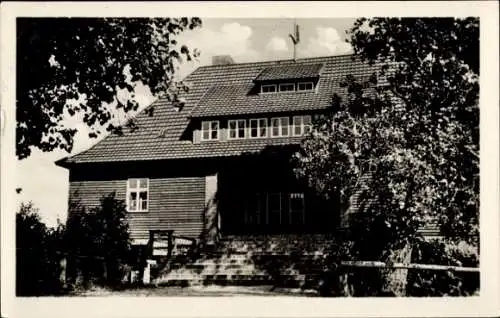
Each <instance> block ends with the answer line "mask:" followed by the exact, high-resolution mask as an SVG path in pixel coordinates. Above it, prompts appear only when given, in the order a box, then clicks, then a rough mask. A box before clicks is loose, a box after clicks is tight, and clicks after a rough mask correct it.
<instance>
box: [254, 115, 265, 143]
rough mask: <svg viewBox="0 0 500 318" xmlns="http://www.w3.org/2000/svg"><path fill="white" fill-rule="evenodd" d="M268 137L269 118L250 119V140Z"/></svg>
mask: <svg viewBox="0 0 500 318" xmlns="http://www.w3.org/2000/svg"><path fill="white" fill-rule="evenodd" d="M265 137H267V118H259V119H250V138H265Z"/></svg>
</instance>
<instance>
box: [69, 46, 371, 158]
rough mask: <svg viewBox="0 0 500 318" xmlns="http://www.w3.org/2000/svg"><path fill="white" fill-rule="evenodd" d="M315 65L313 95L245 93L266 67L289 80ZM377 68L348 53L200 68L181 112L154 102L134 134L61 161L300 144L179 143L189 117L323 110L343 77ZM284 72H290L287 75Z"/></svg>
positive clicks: (188, 154) (257, 141)
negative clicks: (316, 80) (316, 76)
mask: <svg viewBox="0 0 500 318" xmlns="http://www.w3.org/2000/svg"><path fill="white" fill-rule="evenodd" d="M319 65H321V66H322V69H321V79H320V81H319V84H318V85H319V87H318V93H314V92H292V93H279V94H268V95H265V96H264V95H258V94H253V95H252V94H249V92H250V91H251V89H252V85H254V79H255V78H257V77H258V76H262V77H261V78H267V77H264V74H265V73H266V72H263V71H264V70H266V69H267V70H268V71H267V72H269V74H271V75H273V78H276V76H277V75H276V74H278V73H280V74H285V75H286V76H291V75H290V74H292V73H293V74H295V75H293V76H299V75H300V74H312V73H311V72H312V71H311V70H315V72H316V71H317V70H318V67H319ZM376 68H378V67H377V66H370V65H367V64H364V63H362V62H360V61H359V60H357V59H353V56H352V55H344V56H331V57H322V58H308V59H298V60H297V61H293V60H285V61H272V62H258V63H244V64H233V65H217V66H203V67H200V68H198V69H197V70H196V71H194V72H193V73H191V74H190V75H189V76H188V77H187V78H186V79H185V82H188V83H190V86H191V89H190V90H189V92H188V93H186V95H185V96H184V98H185V99H186V105H185V106H184V108H183V109H182V110H181V111H176V110H175V108H174V107H172V105H171V104H170V103H169V102H168V101H166V100H165V99H160V100H157V101H155V102H154V103H153V104H152V105H151V106H149V107H154V108H155V110H154V114H153V115H152V116H150V115H148V114H147V113H146V112H145V111H143V112H141V113H140V114H138V115H137V116H136V122H137V127H138V129H136V130H135V131H133V132H132V131H130V130H129V129H126V128H125V129H123V135H121V136H119V135H115V134H110V135H108V136H107V137H106V138H104V139H103V140H102V141H100V142H99V143H97V144H96V145H94V146H93V147H91V148H90V149H88V150H86V151H83V152H81V153H79V154H76V155H73V156H71V157H68V158H66V159H65V161H66V162H68V163H89V162H117V161H137V160H161V159H179V158H201V157H219V156H232V155H239V154H242V153H244V152H247V151H250V152H251V151H260V150H263V149H264V148H266V147H267V146H270V145H285V144H290V143H299V142H300V138H297V137H294V138H292V137H290V138H269V139H255V140H253V139H245V140H232V141H226V142H201V143H193V142H192V141H191V140H183V134H184V132H185V131H186V128H187V127H188V124H189V122H190V119H191V118H192V117H203V116H230V115H243V114H254V113H269V112H289V111H296V110H315V109H322V108H325V107H328V106H329V103H330V101H331V97H332V96H333V94H334V93H338V94H341V95H342V94H345V89H343V88H340V87H339V83H340V81H341V80H342V79H343V78H344V77H345V76H346V75H349V74H351V75H354V76H357V77H362V78H366V77H368V76H369V75H370V74H372V73H373V72H374V71H375V69H376ZM287 69H290V70H293V72H292V71H290V72H288V71H287ZM306 70H307V71H306ZM278 71H279V72H278ZM308 72H309V73H308ZM259 74H260V75H259ZM297 74H298V75H297ZM271 75H265V76H271ZM280 76H284V75H280ZM149 107H148V108H149ZM162 130H164V131H165V134H164V135H163V137H161V136H160V135H161V134H160V132H161V131H162Z"/></svg>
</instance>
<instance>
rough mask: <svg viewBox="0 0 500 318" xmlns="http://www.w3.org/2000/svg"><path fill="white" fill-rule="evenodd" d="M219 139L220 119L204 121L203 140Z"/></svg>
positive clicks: (202, 126)
mask: <svg viewBox="0 0 500 318" xmlns="http://www.w3.org/2000/svg"><path fill="white" fill-rule="evenodd" d="M218 139H219V121H218V120H213V121H204V122H202V123H201V140H218Z"/></svg>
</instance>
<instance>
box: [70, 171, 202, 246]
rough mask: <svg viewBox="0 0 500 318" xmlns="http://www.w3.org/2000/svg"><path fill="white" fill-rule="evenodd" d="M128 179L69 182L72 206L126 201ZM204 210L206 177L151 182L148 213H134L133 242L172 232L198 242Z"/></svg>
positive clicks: (131, 231)
mask: <svg viewBox="0 0 500 318" xmlns="http://www.w3.org/2000/svg"><path fill="white" fill-rule="evenodd" d="M126 190H127V179H126V178H123V179H121V180H92V181H71V182H70V204H71V203H77V202H79V203H80V204H81V205H83V206H85V207H87V208H92V207H95V206H97V205H99V199H100V198H101V197H102V196H103V195H106V194H108V193H111V192H113V191H115V192H116V197H117V198H121V199H123V200H125V199H126ZM204 208H205V178H204V177H174V178H169V177H164V178H150V180H149V210H148V212H131V213H129V214H128V216H129V219H128V220H129V227H130V233H131V236H132V238H133V239H145V238H147V237H148V231H149V230H159V229H162V230H167V229H173V230H174V231H175V232H174V233H175V234H176V235H181V236H188V237H195V238H197V237H198V236H199V235H200V233H201V231H202V228H203V211H204Z"/></svg>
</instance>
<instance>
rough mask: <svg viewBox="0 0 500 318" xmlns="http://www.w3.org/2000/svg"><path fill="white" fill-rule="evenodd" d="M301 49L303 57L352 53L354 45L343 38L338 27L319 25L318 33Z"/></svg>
mask: <svg viewBox="0 0 500 318" xmlns="http://www.w3.org/2000/svg"><path fill="white" fill-rule="evenodd" d="M299 50H300V54H301V56H303V57H311V56H323V55H340V54H347V53H352V46H351V45H350V44H349V43H346V42H345V41H344V39H342V37H341V36H340V34H339V32H338V31H337V30H336V29H334V28H331V27H327V28H325V27H317V28H316V35H315V36H314V37H311V38H309V39H308V41H307V44H306V46H305V48H302V49H299Z"/></svg>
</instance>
